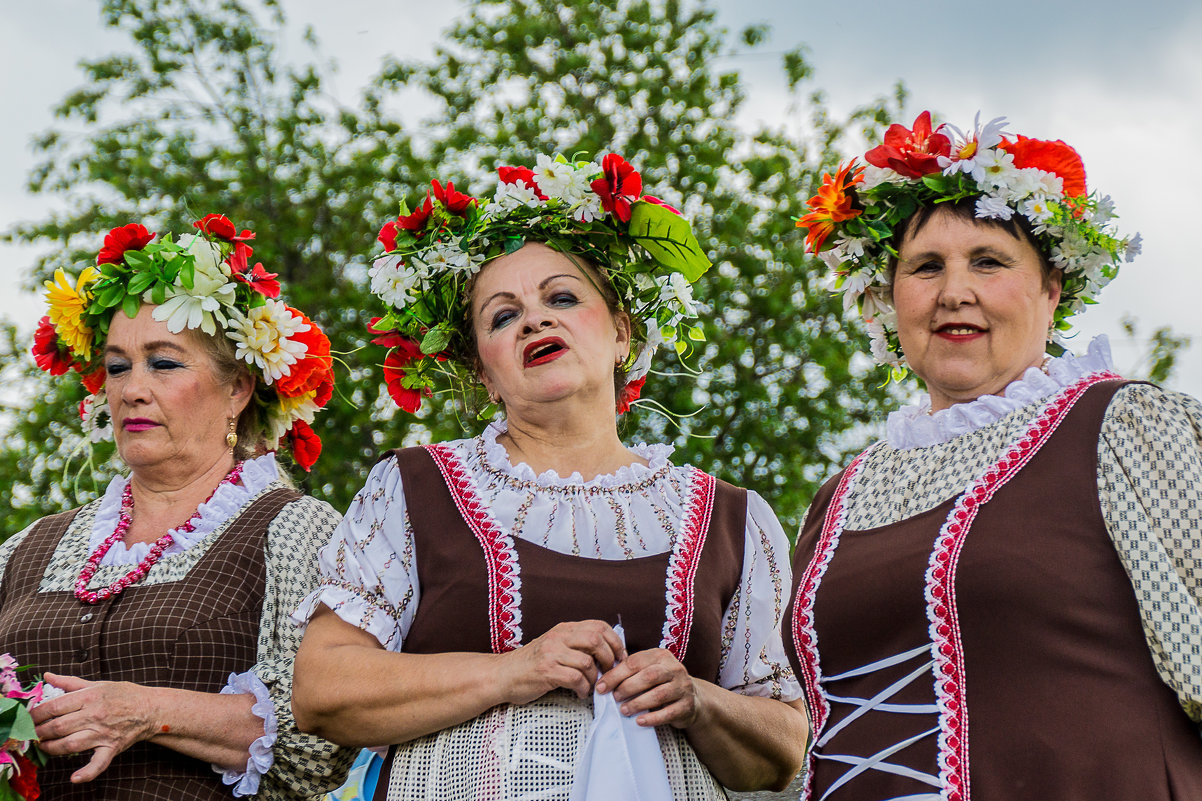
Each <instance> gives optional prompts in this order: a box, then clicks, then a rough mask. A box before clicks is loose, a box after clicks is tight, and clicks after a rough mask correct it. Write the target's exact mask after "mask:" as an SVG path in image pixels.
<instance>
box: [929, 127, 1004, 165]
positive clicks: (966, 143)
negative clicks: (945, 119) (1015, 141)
mask: <svg viewBox="0 0 1202 801" xmlns="http://www.w3.org/2000/svg"><path fill="white" fill-rule="evenodd" d="M942 127H944V128H947V129H948V130H950V131H951V132H952V133H953V134H955V139H954V140H953V141H952V155H950V156H939V157H938V158H937V159H935V162H936V163H937V164H938V165H939V166H940V167H942V168H943V173H944V175H955V174H956V173H958V172H963V173H967V174H972V171H973V170H975V169H976V167H977V156H979V155H980V154H981V152H982V151H984V150H989V149H991V148H995V147H997V146H998V145H999V144H1001V142H1002V136H1003V135H1005V133H1006V130H1005V128H1006V118H1005V117H994V118H993V119H992V120H990V121H989V122H987V123H985V127H984V128H982V127H981V112H979V111H978V112H977V115H976V117H974V118H973V131H972V133H971V134H966V133H965V132H964V131H961V130H960V129H959V128H957V127H956V126H955V125H952V124H951V123H944V124H943V126H942Z"/></svg>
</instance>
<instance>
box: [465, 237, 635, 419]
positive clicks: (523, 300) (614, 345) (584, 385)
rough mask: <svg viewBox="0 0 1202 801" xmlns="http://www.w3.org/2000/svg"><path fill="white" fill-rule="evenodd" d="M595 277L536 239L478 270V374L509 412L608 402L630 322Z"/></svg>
mask: <svg viewBox="0 0 1202 801" xmlns="http://www.w3.org/2000/svg"><path fill="white" fill-rule="evenodd" d="M600 280H601V279H600V278H599V277H598V276H597V275H596V274H595V273H594V272H593V271H592V270H591V269H590V268H584V267H582V262H580V261H579V260H577V261H573V260H572V259H569V258H568V257H567V256H565V255H564V254H562V253H560V252H558V251H555V250H552V249H551V248H549V247H547V246H546V245H542V244H536V243H530V244H527V245H525V246H524V247H522V248H521V249H520V250H518V251H517V252H515V253H511V254H509V255H507V256H502V257H501V258H499V259H497V260H495V261H493V262H491V263H489V264H488V265H487V266H485V268H484V269H483V270H482V271H481V272H480V275H479V276H478V277H477V279H476V285H475V288H474V290H473V292H472V326H473V328H474V331H475V336H476V348H477V351H478V353H479V355H480V364H481V369H480V378H481V380H482V381H483V382H484V386H485V387H486V388H487V389H488V391H489V393H490V394H491V395H493V396H494V397H498V398H499V399H501V400H503V401H504V402H505V404H506V407H507V408H508V409H509V412H510V413H511V414H512V413H514V411H515V410H518V409H520V408H521V407H522V406H523V405H527V404H534V403H545V402H551V401H558V400H562V399H564V398H568V397H573V396H577V397H580V398H599V399H601V400H605V399H607V402H608V403H609V404H610V406H611V407H612V406H613V404H614V400H615V398H614V366H615V364H616V363H617V362H618V361H619V360H623V359H625V357H626V355H627V354H629V352H630V324H629V321H628V320H627V318H626V317H625V315H622V314H619V315H615V314H613V313H612V312H611V311H610V309H609V307H608V306H607V305H606V302H605V298H604V297H602V295H601V292H600V291H599V290H598V289H597V282H599V281H600Z"/></svg>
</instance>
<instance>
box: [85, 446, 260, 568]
mask: <svg viewBox="0 0 1202 801" xmlns="http://www.w3.org/2000/svg"><path fill="white" fill-rule="evenodd" d="M279 476H280V469H279V467H278V465H276V461H275V454H274V453H266V454H264V455H262V456H258V457H255V458H254V459H247V460H246V462H244V463H243V465H242V481H241V483H240V484H222V485H221V486H220V487H218V488H217V491H216V492H214V493H213V497H212V498H210V499H209V500H208V502H207V503H202V504H201V505H200V506H199V507H197V511H199V512H200V519H199V520H197V521H196V527H195V528H193V529H192V531H191V532H184V531H180V530H179V529H175V530H173V531H172V532H171V533H172V535H173V536H174V538H175V542H173V543H172V544H171V547H170V548H168V549H167V550H165V551H164V552H163V555H164V556H171V555H172V554H180V553H184V552H185V551H187V550H188V549H189V548H191V547H192V546H193V545H195V544H196V543H198V542H200V541H201V540H203V539H204V538H205V537H207V536H209V535H210V534H212V533H213V532H214V531H216V530H217V529H218V528H219V527H220V526H221V525H222V524H223V523H225V521H227V520H229V519H230V518H231V517H233V516H234V515H236V514H238V512H239V511H241V510H242V507H244V506H246V504H247V502H248V501H250V499H251V498H253V497H254V496H256V495H258V494H259V493H260V492H262V491H263V489H264V488H265V487H266V486H267V485H268V484H270V483H271V482H273V481H275V480H276V479H278V478H279ZM128 483H129V478H128V477H127V476H116V477H114V478H113V480H112V481H110V482H109V485H108V489H106V490H105V491H104V497H103V498H101V500H100V508H99V509H98V510H97V511H96V519H95V520H94V521H93V522H92V533H91V536H90V537H89V539H88V553H92V552H94V551H95V550H96V549H97V548H99V547H100V544H101V543H103V542H104V540H105V539H106V538H107V537H108V536H109V535H110V534H112V533H113V531H114V530H116V528H117V519H118V517H120V515H121V493H123V492H125V485H126V484H128ZM150 545H151V543H148V542H137V543H134V544H133V545H126V544H125V543H124V542H118V543H115V544H114V545H113V547H112V548H110V549H109V551H108V553H106V554H105V555H104V558H103V559H101V560H100V564H101V565H104V566H109V565H136V564H138V563H139V562H141V561H142V560H143V559H145V558H146V554H147V553H149V552H150Z"/></svg>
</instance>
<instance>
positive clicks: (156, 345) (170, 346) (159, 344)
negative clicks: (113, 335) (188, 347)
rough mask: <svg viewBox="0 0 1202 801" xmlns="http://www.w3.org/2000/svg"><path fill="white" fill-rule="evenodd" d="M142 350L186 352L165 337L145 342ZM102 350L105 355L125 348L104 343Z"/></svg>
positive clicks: (122, 351) (121, 352)
mask: <svg viewBox="0 0 1202 801" xmlns="http://www.w3.org/2000/svg"><path fill="white" fill-rule="evenodd" d="M142 350H144V351H155V350H173V351H176V352H177V353H186V352H187V351H185V350H184V349H183V348H181V347H180V346H179V345H177V344H175V343H174V342H169V341H167V340H165V339H164V340H157V341H155V342H147V343H146V344H145V345H143V346H142ZM104 352H105V354H106V355H107V354H109V353H117V354H124V353H125V349H124V348H121V347H119V346H117V345H106V346H105V348H104Z"/></svg>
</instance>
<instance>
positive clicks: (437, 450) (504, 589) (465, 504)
mask: <svg viewBox="0 0 1202 801" xmlns="http://www.w3.org/2000/svg"><path fill="white" fill-rule="evenodd" d="M424 447H425V449H426V452H427V453H429V454H430V456H431V457H433V459H434V463H435V464H436V465H438V469H439V472H441V473H442V478H443V481H445V482H446V485H447V489H448V490H450V491H451V497H452V498H453V499H454V500H455V506H456V507H458V509H459V514H460V515H461V516H462V517H463V521H464V522H465V523H467V526H468V528H470V529H471V530H472V533H473V534H475V535H476V539H477V540H479V542H480V547H481V548H483V549H484V559H485V562H486V563H487V566H488V628H489V633H490V635H491V637H492V650H493V653H497V654H502V653H505V652H506V651H512V650H513V649H515V648H517V647H518V646H520V645H521V644H522V625H521V624H522V609H521V599H522V594H521V588H522V579H521V569H520V567H519V565H518V554H517V549H516V548H515V547H514V544H513V537H512V535H510V534H506V533H504V532H503V531H502V530H501V527H500V526H499V525H498V524H497V522H496V520H495V519H494V518H493V516H492V514H491V513H490V512H489V511H488V508H487V507H486V506H485V505H484V503H483V502H481V500H480V497H479V496H478V495H477V494H476V490H475V487H474V486H473V482H472V479H471V476H470V475H469V474H468V471H467V470H466V468H465V467H464V466H463V464H462V463H461V462H460V461H459V458H458V456H456V454H455V452H454V450H453V449H451V448H450V447H448V446H446V445H426V446H424Z"/></svg>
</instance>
